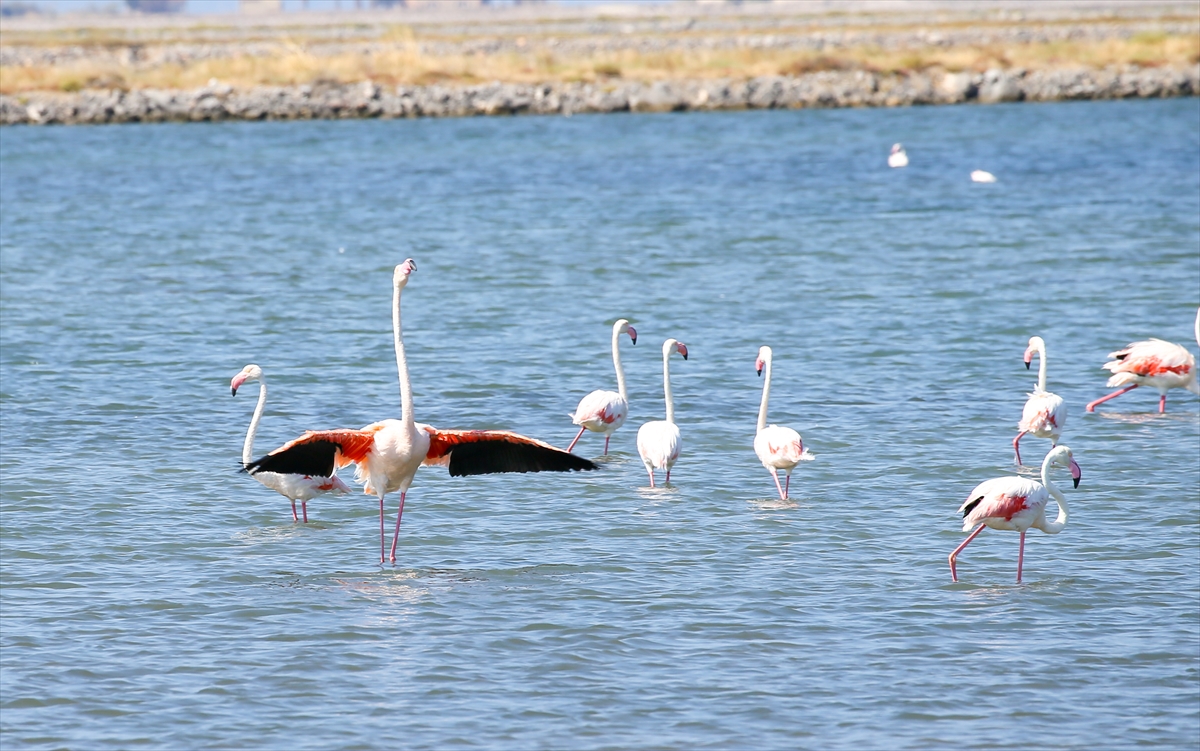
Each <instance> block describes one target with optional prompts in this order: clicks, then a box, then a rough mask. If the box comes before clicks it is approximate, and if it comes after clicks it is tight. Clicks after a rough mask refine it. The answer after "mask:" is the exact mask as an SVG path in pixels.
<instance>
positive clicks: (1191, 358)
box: [1087, 311, 1200, 414]
mask: <svg viewBox="0 0 1200 751" xmlns="http://www.w3.org/2000/svg"><path fill="white" fill-rule="evenodd" d="M1196 342H1197V343H1198V344H1200V311H1197V314H1196ZM1108 356H1109V357H1110V358H1112V360H1111V362H1106V363H1104V365H1103V366H1102V367H1103V368H1104V369H1105V370H1107V371H1109V372H1111V373H1112V377H1110V378H1109V379H1108V384H1107V385H1108V387H1109V388H1113V387H1116V386H1124V387H1125V388H1123V389H1121V390H1120V391H1114V392H1113V393H1111V394H1108V395H1106V396H1102V397H1100V398H1099V399H1097V400H1095V401H1093V402H1089V403H1088V405H1087V411H1088V412H1094V411H1096V406H1097V405H1099V404H1103V403H1104V402H1106V401H1108V400H1109V399H1116V398H1117V397H1118V396H1120V395H1121V394H1124V393H1127V392H1129V391H1132V390H1134V389H1136V388H1137V387H1138V386H1149V387H1151V388H1154V389H1158V393H1159V397H1158V411H1159V414H1162V413H1164V412H1166V411H1167V392H1168V391H1170V390H1171V389H1177V388H1182V389H1187V390H1188V391H1191V392H1192V393H1193V394H1200V384H1197V381H1196V356H1195V355H1193V354H1192V353H1191V352H1188V350H1187V348H1186V347H1184V346H1183V345H1181V344H1172V343H1171V342H1164V341H1163V340H1162V339H1147V340H1146V341H1142V342H1134V343H1133V344H1130V345H1128V346H1127V347H1125V348H1124V349H1119V350H1117V351H1116V352H1111V353H1109V355H1108Z"/></svg>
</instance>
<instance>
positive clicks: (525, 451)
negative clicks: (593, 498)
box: [247, 258, 597, 563]
mask: <svg viewBox="0 0 1200 751" xmlns="http://www.w3.org/2000/svg"><path fill="white" fill-rule="evenodd" d="M416 268H417V266H416V264H415V263H414V262H413V260H412V259H411V258H410V259H408V260H406V261H405V262H404V263H402V264H400V265H399V266H397V267H396V270H395V273H394V274H393V276H392V286H393V294H392V338H393V343H394V345H395V349H396V369H397V371H398V372H399V377H400V401H401V409H402V413H403V414H402V419H400V420H382V421H380V422H376V423H372V424H370V425H367V426H366V427H364V428H361V429H359V430H352V429H343V430H321V431H309V432H307V433H305V434H304V435H302V436H300V437H299V438H297V439H296V440H294V441H291V442H289V443H286V444H284V445H283V446H281V447H279V448H277V449H275V450H274V451H272V452H271V453H270V454H267V455H266V456H264V457H263V458H261V459H259V460H257V461H255V462H250V463H249V464H248V465H247V469H248V471H250V472H251V473H252V474H257V473H260V472H283V473H293V474H295V473H300V474H322V473H325V474H328V473H329V472H326V470H332V469H333V467H334V466H335V465H336V466H339V467H340V466H344V465H346V464H350V463H353V464H354V465H355V476H354V479H355V480H356V481H357V482H361V483H363V484H364V487H363V491H364V492H365V493H368V494H371V495H377V496H379V561H380V563H383V562H384V560H385V556H384V545H385V541H386V540H385V534H384V507H383V506H384V504H383V500H384V496H385V495H386V494H387V493H392V492H395V491H397V490H398V491H400V508H399V509H398V510H397V512H396V532H395V535H394V536H393V537H392V550H391V561H392V562H393V563H395V561H396V543H397V541H398V540H399V538H400V519H401V517H402V516H403V515H404V500H405V497H406V495H407V494H408V488H409V486H410V485H411V484H412V481H413V478H414V477H415V476H416V474H417V469H418V468H419V467H420V466H421V465H423V464H428V465H433V464H440V465H444V466H446V467H448V468H449V470H450V475H451V476H452V477H461V476H465V475H480V474H490V473H496V472H567V471H572V470H587V469H596V468H597V466H596V465H595V464H594V463H593V462H590V461H588V460H587V459H583V458H581V457H578V456H575V455H573V454H571V453H569V452H566V451H563V450H562V449H558V448H555V447H553V446H551V445H549V444H547V443H543V442H541V441H538V440H535V439H533V438H527V437H526V436H523V435H518V434H516V433H511V432H509V431H506V430H439V429H437V428H434V427H432V426H430V425H424V424H422V423H419V422H416V421H415V420H414V419H413V396H412V385H411V384H410V383H409V377H408V362H407V360H406V358H405V354H404V341H403V339H402V337H401V327H400V294H401V292H402V291H403V289H404V287H405V285H407V284H408V278H409V276H410V275H411V274H412V273H413V272H414V271H416Z"/></svg>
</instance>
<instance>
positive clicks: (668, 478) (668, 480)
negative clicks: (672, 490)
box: [663, 469, 671, 485]
mask: <svg viewBox="0 0 1200 751" xmlns="http://www.w3.org/2000/svg"><path fill="white" fill-rule="evenodd" d="M670 481H671V470H670V469H667V478H666V479H665V480H663V485H666V484H667V483H669V482H670Z"/></svg>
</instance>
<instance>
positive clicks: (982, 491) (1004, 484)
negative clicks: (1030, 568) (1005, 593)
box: [950, 446, 1082, 583]
mask: <svg viewBox="0 0 1200 751" xmlns="http://www.w3.org/2000/svg"><path fill="white" fill-rule="evenodd" d="M1051 466H1056V467H1067V468H1069V469H1070V471H1071V480H1072V482H1073V483H1074V485H1075V487H1079V478H1080V477H1081V476H1082V473H1081V472H1080V471H1079V465H1078V464H1076V463H1075V457H1074V456H1073V455H1072V454H1071V449H1069V448H1067V447H1066V446H1055V447H1054V448H1052V449H1050V453H1048V454H1046V458H1045V459H1044V460H1042V481H1041V482H1040V483H1039V482H1037V481H1035V480H1029V479H1026V478H1024V477H997V478H995V479H992V480H987V481H985V482H981V483H980V484H979V485H976V486H975V489H974V490H972V491H971V492H970V494H969V495H968V496H967V500H966V501H964V502H963V505H961V506H959V508H958V511H959V513H961V514H962V515H963V527H962V528H963V531H964V532H971V530H972V529H974V530H975V531H974V532H971V535H970V536H969V537H967V539H965V540H963V543H962V544H961V545H959V546H958V547H957V548H955V549H954V552H953V553H951V554H950V578H951V579H953V580H954V581H958V571H957V569H956V567H955V562H956V560H957V558H958V554H959V553H961V552H962V550H963V548H965V547H967V545H969V544H970V542H971V540H974V539H975V538H976V537H978V536H979V533H980V532H982V531H983V530H984V529H985V528H986V527H991V528H992V529H1005V530H1016V531H1017V532H1020V533H1021V547H1020V549H1019V551H1018V552H1017V583H1020V581H1021V567H1022V565H1023V564H1024V561H1025V532H1027V531H1028V530H1029V528H1030V527H1036V528H1037V529H1040V530H1042V531H1043V532H1045V533H1046V534H1048V535H1056V534H1058V533H1059V532H1061V531H1062V530H1063V527H1065V526H1067V499H1066V498H1064V497H1063V494H1062V493H1061V492H1059V490H1058V488H1057V487H1056V486H1055V485H1054V483H1052V482H1050V467H1051ZM1051 498H1053V499H1054V500H1055V501H1056V502H1057V503H1058V517H1057V518H1055V520H1054V521H1047V520H1046V504H1047V503H1048V502H1049V500H1050V499H1051Z"/></svg>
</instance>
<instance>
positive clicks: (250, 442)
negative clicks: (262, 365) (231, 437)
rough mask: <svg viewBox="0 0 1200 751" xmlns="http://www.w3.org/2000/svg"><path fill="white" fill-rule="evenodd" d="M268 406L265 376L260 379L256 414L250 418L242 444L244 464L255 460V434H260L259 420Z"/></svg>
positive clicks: (255, 408)
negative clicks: (244, 440) (248, 427)
mask: <svg viewBox="0 0 1200 751" xmlns="http://www.w3.org/2000/svg"><path fill="white" fill-rule="evenodd" d="M266 407H267V382H266V381H265V380H264V378H263V377H261V376H260V377H259V379H258V404H256V405H255V407H254V416H253V417H251V418H250V429H249V430H247V431H246V442H245V443H244V444H242V464H249V463H250V462H252V461H254V436H255V435H257V434H258V421H259V420H261V419H262V415H263V410H264V409H266Z"/></svg>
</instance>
